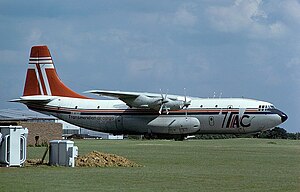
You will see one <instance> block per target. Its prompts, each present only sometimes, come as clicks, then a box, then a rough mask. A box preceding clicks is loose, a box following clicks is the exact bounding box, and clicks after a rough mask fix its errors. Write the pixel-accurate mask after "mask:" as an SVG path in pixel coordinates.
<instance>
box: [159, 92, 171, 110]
mask: <svg viewBox="0 0 300 192" xmlns="http://www.w3.org/2000/svg"><path fill="white" fill-rule="evenodd" d="M160 95H161V103H160V108H159V114H161V113H162V110H163V109H165V110H166V112H167V114H169V110H168V108H167V107H166V106H165V104H166V103H168V102H169V101H168V98H167V97H168V90H167V92H166V94H165V96H164V95H163V94H162V91H161V89H160Z"/></svg>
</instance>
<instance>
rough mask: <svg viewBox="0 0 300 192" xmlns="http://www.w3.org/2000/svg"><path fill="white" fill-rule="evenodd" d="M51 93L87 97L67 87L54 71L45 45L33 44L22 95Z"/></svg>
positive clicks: (53, 94)
mask: <svg viewBox="0 0 300 192" xmlns="http://www.w3.org/2000/svg"><path fill="white" fill-rule="evenodd" d="M32 95H49V96H50V95H52V96H63V97H74V98H87V97H85V96H82V95H80V94H78V93H76V92H74V91H73V90H71V89H70V88H68V87H67V86H66V85H65V84H64V83H63V82H62V81H61V80H60V78H59V76H58V74H57V73H56V70H55V67H54V64H53V61H52V57H51V54H50V51H49V49H48V47H47V46H45V45H43V46H33V47H32V48H31V52H30V59H29V65H28V70H27V75H26V80H25V86H24V92H23V96H32Z"/></svg>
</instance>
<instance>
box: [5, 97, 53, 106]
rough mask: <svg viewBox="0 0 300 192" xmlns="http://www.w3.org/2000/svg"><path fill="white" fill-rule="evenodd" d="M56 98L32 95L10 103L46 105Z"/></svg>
mask: <svg viewBox="0 0 300 192" xmlns="http://www.w3.org/2000/svg"><path fill="white" fill-rule="evenodd" d="M56 98H57V97H56V96H48V95H32V96H23V97H20V99H13V100H10V102H18V103H25V104H27V103H38V104H47V103H49V102H50V101H52V100H54V99H56Z"/></svg>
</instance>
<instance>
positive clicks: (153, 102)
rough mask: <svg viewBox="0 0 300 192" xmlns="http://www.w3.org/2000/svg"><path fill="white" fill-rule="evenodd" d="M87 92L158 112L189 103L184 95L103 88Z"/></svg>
mask: <svg viewBox="0 0 300 192" xmlns="http://www.w3.org/2000/svg"><path fill="white" fill-rule="evenodd" d="M87 92H88V93H93V94H97V95H100V96H106V97H114V98H118V99H120V100H121V101H123V102H125V103H126V104H127V105H128V106H129V107H136V108H150V109H154V110H156V111H158V112H159V113H160V114H161V113H162V111H166V112H167V114H168V113H169V112H168V110H180V109H182V108H183V107H187V106H188V105H190V101H187V98H186V97H183V96H178V95H167V94H165V95H164V94H157V93H141V92H124V91H105V90H90V91H87Z"/></svg>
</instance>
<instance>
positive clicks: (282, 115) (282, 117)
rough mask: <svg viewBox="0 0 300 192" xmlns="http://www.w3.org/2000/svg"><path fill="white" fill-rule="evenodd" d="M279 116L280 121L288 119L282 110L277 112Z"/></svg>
mask: <svg viewBox="0 0 300 192" xmlns="http://www.w3.org/2000/svg"><path fill="white" fill-rule="evenodd" d="M279 116H280V117H281V122H282V123H283V122H285V121H286V120H287V119H288V116H287V115H286V114H285V113H283V112H281V114H279Z"/></svg>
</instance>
